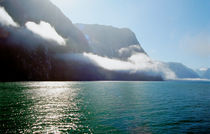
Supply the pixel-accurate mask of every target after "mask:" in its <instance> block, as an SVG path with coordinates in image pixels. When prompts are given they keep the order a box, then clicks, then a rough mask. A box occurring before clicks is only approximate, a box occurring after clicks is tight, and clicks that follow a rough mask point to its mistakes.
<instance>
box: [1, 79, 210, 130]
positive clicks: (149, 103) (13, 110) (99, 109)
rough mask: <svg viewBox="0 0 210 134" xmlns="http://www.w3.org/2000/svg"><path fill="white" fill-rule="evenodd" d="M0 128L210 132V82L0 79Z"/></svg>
mask: <svg viewBox="0 0 210 134" xmlns="http://www.w3.org/2000/svg"><path fill="white" fill-rule="evenodd" d="M0 133H2V134H3V133H144V134H166V133H167V134H168V133H169V134H170V133H171V134H173V133H174V134H181V133H189V134H191V133H210V83H209V82H189V81H188V82H187V81H183V82H182V81H166V82H16V83H0Z"/></svg>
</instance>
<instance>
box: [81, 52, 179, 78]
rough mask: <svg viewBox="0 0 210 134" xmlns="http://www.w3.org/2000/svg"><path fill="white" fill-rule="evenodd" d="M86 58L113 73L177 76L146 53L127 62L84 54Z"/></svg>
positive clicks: (134, 55)
mask: <svg viewBox="0 0 210 134" xmlns="http://www.w3.org/2000/svg"><path fill="white" fill-rule="evenodd" d="M83 55H84V56H85V57H87V58H89V59H90V60H92V61H94V62H95V63H96V64H98V65H99V66H100V67H103V68H105V69H108V70H113V71H127V72H129V73H138V72H141V73H142V72H143V73H147V74H148V75H153V76H157V75H161V76H162V77H163V78H164V79H175V78H176V75H175V73H174V72H173V71H171V70H170V69H169V68H168V67H167V66H166V65H165V64H164V63H162V62H158V61H153V60H151V59H150V58H149V57H148V56H147V55H146V54H144V53H136V54H133V55H132V56H130V57H129V58H128V59H127V60H126V61H122V60H119V59H111V58H108V57H102V56H98V55H95V54H92V53H84V54H83Z"/></svg>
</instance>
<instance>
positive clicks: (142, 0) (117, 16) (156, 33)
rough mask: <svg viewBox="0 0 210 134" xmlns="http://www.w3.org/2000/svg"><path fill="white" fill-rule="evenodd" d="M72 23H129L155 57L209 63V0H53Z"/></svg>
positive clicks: (190, 63) (191, 64) (201, 64)
mask: <svg viewBox="0 0 210 134" xmlns="http://www.w3.org/2000/svg"><path fill="white" fill-rule="evenodd" d="M51 1H53V2H54V3H55V4H56V5H57V6H58V7H59V8H60V9H61V10H62V11H63V12H64V14H65V15H67V16H68V17H69V18H70V19H71V20H72V22H73V23H87V24H103V25H112V26H116V27H127V28H130V29H131V30H132V31H134V32H135V34H136V36H137V38H138V40H139V42H140V43H141V45H142V47H143V48H144V49H145V51H146V52H147V53H148V54H149V55H150V57H152V58H153V59H156V60H161V61H174V62H182V63H184V64H185V65H187V66H189V67H192V68H194V69H196V68H200V67H210V0H51Z"/></svg>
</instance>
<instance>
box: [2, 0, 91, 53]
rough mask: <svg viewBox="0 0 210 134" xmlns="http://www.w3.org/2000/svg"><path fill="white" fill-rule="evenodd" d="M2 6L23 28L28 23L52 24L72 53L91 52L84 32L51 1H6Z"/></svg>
mask: <svg viewBox="0 0 210 134" xmlns="http://www.w3.org/2000/svg"><path fill="white" fill-rule="evenodd" d="M0 5H1V6H3V7H4V8H5V9H6V11H7V12H8V13H9V14H10V16H11V17H12V18H13V19H14V20H15V21H16V22H17V23H18V24H20V25H21V26H24V25H25V23H26V22H28V21H33V22H35V23H40V21H45V22H48V23H50V24H51V25H52V26H53V27H54V28H55V30H56V31H57V32H58V33H59V34H60V35H61V36H62V37H64V38H65V39H66V40H67V46H69V47H68V49H69V50H70V51H71V52H84V51H86V52H88V51H90V47H89V45H88V42H87V40H86V39H85V36H84V35H83V34H82V32H81V31H80V30H78V29H77V28H76V27H75V26H74V25H73V24H72V22H71V20H70V19H68V18H67V17H66V16H65V15H64V14H63V13H62V12H61V11H60V9H59V8H57V7H56V6H55V5H53V4H52V3H51V2H50V1H49V0H4V1H1V2H0Z"/></svg>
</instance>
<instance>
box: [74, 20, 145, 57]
mask: <svg viewBox="0 0 210 134" xmlns="http://www.w3.org/2000/svg"><path fill="white" fill-rule="evenodd" d="M75 25H76V26H77V27H78V28H79V29H80V30H81V31H82V32H83V33H84V35H85V37H86V39H87V40H88V42H89V44H90V47H91V49H92V52H93V53H95V54H97V55H100V56H106V57H110V58H120V59H126V58H128V57H130V56H131V55H132V54H133V53H134V52H136V53H145V51H144V50H143V48H142V47H141V46H140V44H139V42H138V40H137V38H136V36H135V34H134V33H133V32H132V31H131V30H130V29H128V28H116V27H112V26H104V25H98V24H75Z"/></svg>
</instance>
